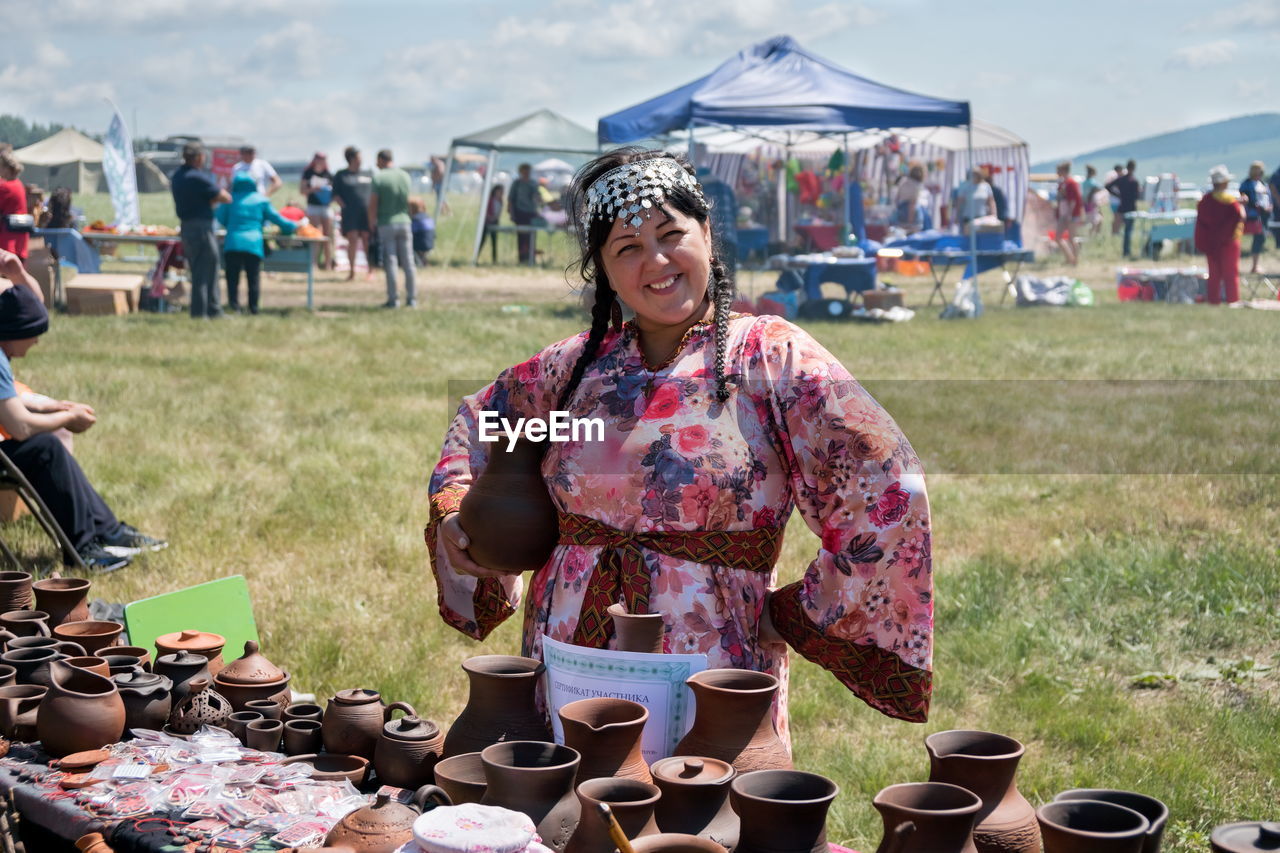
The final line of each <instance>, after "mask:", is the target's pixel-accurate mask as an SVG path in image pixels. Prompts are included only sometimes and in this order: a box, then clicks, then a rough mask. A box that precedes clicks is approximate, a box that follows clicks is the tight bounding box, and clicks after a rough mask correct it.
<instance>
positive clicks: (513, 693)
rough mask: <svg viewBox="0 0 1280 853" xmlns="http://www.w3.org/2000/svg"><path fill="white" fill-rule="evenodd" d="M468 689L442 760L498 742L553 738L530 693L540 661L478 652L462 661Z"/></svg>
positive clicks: (534, 688)
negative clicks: (465, 701) (464, 705)
mask: <svg viewBox="0 0 1280 853" xmlns="http://www.w3.org/2000/svg"><path fill="white" fill-rule="evenodd" d="M462 669H463V671H464V672H466V673H467V680H468V681H469V686H470V692H469V694H468V696H467V704H466V707H464V708H463V709H462V713H461V714H459V715H458V718H457V719H456V720H454V721H453V725H452V726H450V727H449V733H448V734H447V735H445V738H444V755H445V757H446V758H448V757H450V756H454V755H462V754H463V753H466V752H479V751H480V750H482V749H484V748H485V747H486V746H490V745H491V744H495V743H499V742H501V741H514V740H536V741H549V740H551V727H550V726H548V725H547V719H546V717H544V716H543V715H542V712H541V711H539V710H538V706H537V703H536V701H535V700H534V694H535V692H536V691H537V689H538V681H539V680H540V679H541V678H542V673H543V672H544V671H545V670H546V667H545V666H543V664H542V661H539V660H534V659H533V658H524V657H517V656H516V655H478V656H477V657H473V658H470V659H468V660H465V661H463V663H462Z"/></svg>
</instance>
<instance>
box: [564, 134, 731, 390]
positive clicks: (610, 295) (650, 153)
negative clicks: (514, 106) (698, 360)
mask: <svg viewBox="0 0 1280 853" xmlns="http://www.w3.org/2000/svg"><path fill="white" fill-rule="evenodd" d="M655 157H666V158H669V159H672V160H675V161H676V162H677V163H679V164H680V166H681V167H682V168H683V169H684V170H685V171H686V172H688V173H689V174H690V175H694V174H695V173H694V170H693V167H692V166H691V165H690V164H689V162H688V161H687V160H686V159H685V158H684V157H682V156H681V155H679V154H670V153H668V152H665V151H654V150H645V149H642V148H636V147H627V148H618V149H615V150H613V151H610V152H608V153H607V154H604V155H601V156H600V157H597V158H596V159H595V160H592V161H591V162H590V163H587V164H586V165H585V166H583V167H582V168H581V169H579V170H578V173H577V174H576V175H574V178H573V183H572V185H571V186H570V188H569V197H568V206H567V207H568V214H569V221H570V222H578V221H580V218H581V214H582V212H583V211H584V210H585V209H586V205H587V197H586V196H587V194H586V190H587V187H589V186H591V185H592V184H593V183H595V181H596V180H597V179H598V178H599V177H600V176H602V175H604V174H605V173H606V172H608V171H609V170H611V169H614V168H617V167H618V166H625V165H626V164H628V163H634V162H636V161H637V160H649V159H653V158H655ZM663 205H669V206H670V207H672V208H673V209H675V210H678V211H680V212H681V213H683V214H684V215H685V216H688V217H691V218H693V219H694V220H696V221H697V222H698V224H700V225H701V224H707V225H708V227H711V226H710V222H709V220H710V209H709V207H708V206H707V204H706V203H705V202H704V201H702V200H701V199H700V198H698V197H697V196H695V195H694V194H693V193H691V192H689V191H688V190H687V189H685V188H684V187H682V186H679V185H677V186H674V187H672V188H671V189H669V190H668V191H667V193H666V198H665V199H664V201H663ZM612 229H613V221H612V220H606V219H604V218H593V219H592V220H591V222H590V224H589V225H588V226H587V228H586V230H585V232H584V231H580V232H579V234H578V238H579V239H578V246H579V251H580V256H579V258H578V260H577V261H576V262H575V263H574V264H572V265H570V267H569V269H570V271H572V270H574V269H575V268H576V270H577V272H578V274H579V275H580V276H581V277H582V281H583V282H584V283H586V284H589V285H591V286H592V287H593V288H594V290H595V296H594V299H593V300H592V304H591V329H590V331H589V332H588V333H587V340H586V343H585V344H584V346H583V348H582V354H581V355H580V356H578V360H577V362H576V363H575V364H574V366H573V372H572V373H571V374H570V375H569V382H568V384H567V385H566V386H565V388H564V391H562V392H561V394H560V400H559V403H558V407H559V408H561V409H563V408H565V407H566V406H567V405H568V403H569V401H570V400H571V399H572V398H573V394H574V392H575V391H577V389H578V385H579V384H580V383H581V382H582V377H583V375H584V374H585V373H586V371H587V368H588V367H590V366H591V363H592V362H593V361H595V358H596V355H597V353H598V352H599V349H600V343H601V342H602V341H603V340H604V336H605V333H606V332H608V330H609V326H610V320H611V318H615V317H616V316H617V314H616V312H617V311H618V309H619V308H620V303H619V301H618V295H617V294H616V293H615V292H614V290H613V288H612V287H611V286H610V285H609V278H608V276H606V275H605V272H604V264H602V263H601V259H600V249H601V247H602V246H604V243H605V240H606V239H607V238H608V236H609V232H610V231H611V230H612ZM711 240H712V246H713V247H714V246H716V245H717V244H718V237H717V235H716V234H715V231H714V228H713V229H712V234H711ZM707 291H708V294H709V295H710V297H711V300H712V303H713V305H714V315H713V317H714V325H715V340H716V354H715V378H716V399H717V400H719V401H720V402H721V403H724V402H727V401H728V399H729V383H728V379H727V378H726V376H725V363H724V362H725V351H726V348H727V346H728V337H729V336H728V332H729V309H730V307H731V306H732V305H733V297H734V282H733V279H732V278H730V276H729V271H728V269H727V268H726V267H725V265H724V263H723V262H722V261H720V259H719V258H717V257H716V255H715V250H714V249H713V253H712V257H711V277H710V280H709V281H708V282H707Z"/></svg>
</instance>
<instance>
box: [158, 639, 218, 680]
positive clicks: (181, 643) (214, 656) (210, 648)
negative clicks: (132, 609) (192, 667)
mask: <svg viewBox="0 0 1280 853" xmlns="http://www.w3.org/2000/svg"><path fill="white" fill-rule="evenodd" d="M226 644H227V638H226V637H224V636H222V635H221V634H215V633H213V632H212V631H196V630H193V629H188V630H186V631H174V632H173V633H172V634H161V635H160V636H159V637H156V655H157V656H159V655H172V654H177V653H178V652H192V653H193V654H197V655H200V656H201V657H203V658H206V659H207V660H208V661H209V675H211V676H212V675H217V674H218V673H220V672H222V669H223V667H224V666H225V664H224V663H223V661H222V647H223V646H225V645H226Z"/></svg>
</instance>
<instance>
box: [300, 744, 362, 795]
mask: <svg viewBox="0 0 1280 853" xmlns="http://www.w3.org/2000/svg"><path fill="white" fill-rule="evenodd" d="M298 762H300V763H304V764H310V765H311V766H312V767H313V768H315V769H314V770H313V771H312V773H311V780H312V781H313V782H341V781H342V780H344V779H345V780H347V781H348V782H350V783H351V784H352V785H355V786H356V787H360V786H361V785H363V784H364V780H365V777H366V776H368V775H369V759H367V758H365V757H364V756H361V755H340V754H338V753H332V752H331V753H325V754H324V755H293V756H290V757H289V758H286V759H285V760H284V761H281V762H280V763H281V764H294V763H298Z"/></svg>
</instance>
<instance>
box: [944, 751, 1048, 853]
mask: <svg viewBox="0 0 1280 853" xmlns="http://www.w3.org/2000/svg"><path fill="white" fill-rule="evenodd" d="M924 745H925V749H926V750H928V752H929V781H930V782H947V783H950V784H952V785H959V786H960V787H962V788H968V789H969V790H970V791H973V792H974V793H975V794H977V795H978V798H979V799H980V800H982V808H981V809H980V810H979V811H978V818H977V821H976V822H975V823H974V826H973V844H974V846H975V847H977V848H978V853H1040V827H1039V824H1037V822H1036V810H1035V809H1033V808H1032V807H1031V804H1030V803H1028V802H1027V800H1026V798H1025V797H1023V796H1022V794H1020V793H1018V787H1017V783H1016V780H1015V778H1014V777H1015V775H1016V774H1017V771H1018V761H1019V760H1020V759H1021V758H1022V754H1023V752H1024V751H1025V749H1024V747H1023V746H1022V744H1020V743H1018V741H1016V740H1014V739H1013V738H1011V737H1006V736H1005V735H998V734H993V733H992V732H978V731H966V730H955V731H947V732H938V733H937V734H932V735H929V736H928V737H927V738H925V739H924Z"/></svg>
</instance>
